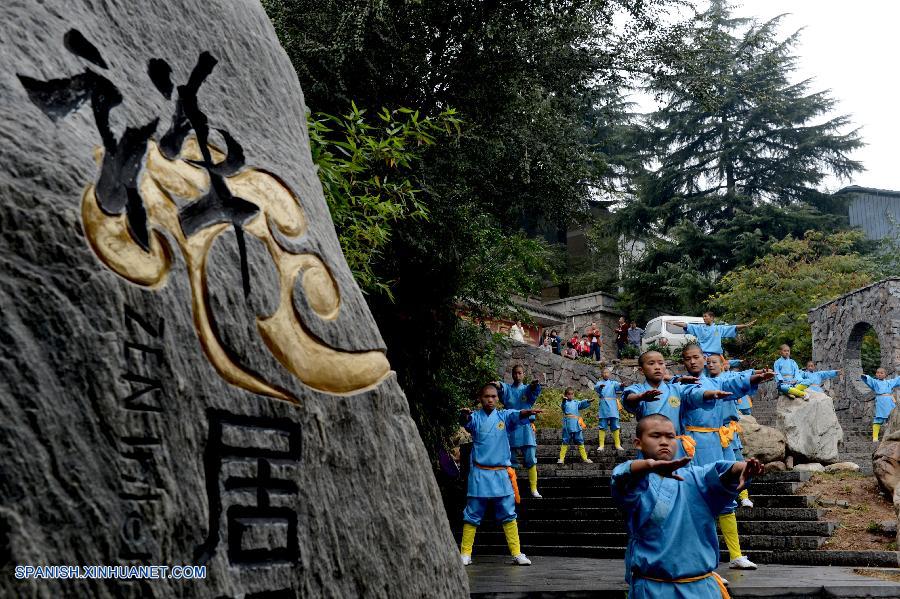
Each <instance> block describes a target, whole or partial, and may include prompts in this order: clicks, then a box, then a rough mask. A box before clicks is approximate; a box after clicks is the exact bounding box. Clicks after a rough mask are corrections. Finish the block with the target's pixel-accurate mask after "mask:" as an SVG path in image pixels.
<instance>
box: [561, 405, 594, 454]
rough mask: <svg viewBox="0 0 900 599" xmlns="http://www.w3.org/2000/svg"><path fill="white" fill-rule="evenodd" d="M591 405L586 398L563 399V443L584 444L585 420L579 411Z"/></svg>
mask: <svg viewBox="0 0 900 599" xmlns="http://www.w3.org/2000/svg"><path fill="white" fill-rule="evenodd" d="M590 405H591V402H589V401H588V400H586V399H582V400H578V399H563V401H562V412H563V419H562V420H563V422H562V442H563V445H568V444H569V443H575V444H576V445H584V434H583V433H582V432H581V431H582V430H584V420H582V418H581V416H580V415H579V412H580V411H581V410H584V409H586V408H588V407H589V406H590Z"/></svg>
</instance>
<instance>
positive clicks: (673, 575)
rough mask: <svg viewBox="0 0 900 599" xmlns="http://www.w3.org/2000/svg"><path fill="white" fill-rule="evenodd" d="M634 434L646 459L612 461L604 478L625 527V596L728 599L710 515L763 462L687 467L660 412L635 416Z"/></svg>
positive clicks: (639, 598)
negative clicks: (677, 455) (677, 456)
mask: <svg viewBox="0 0 900 599" xmlns="http://www.w3.org/2000/svg"><path fill="white" fill-rule="evenodd" d="M636 435H637V436H636V438H635V439H634V446H635V447H636V448H637V449H638V450H640V452H641V453H642V454H643V455H644V456H645V458H646V459H641V460H629V461H627V462H624V463H622V464H619V465H618V466H616V468H615V469H614V470H613V474H612V482H611V490H612V496H613V500H614V501H615V502H616V504H617V506H618V507H619V509H620V510H621V511H622V512H623V514H624V516H625V519H626V525H627V527H628V532H629V540H628V548H627V549H626V552H625V578H626V580H627V581H628V583H629V593H628V596H629V598H630V599H675V598H679V599H693V598H697V599H700V598H719V597H724V598H726V599H727V598H728V597H729V595H728V591H727V589H726V588H725V583H724V581H723V580H722V578H721V577H720V576H719V575H718V574H716V572H715V569H716V567H717V566H718V564H719V541H718V537H717V535H716V517H717V516H718V515H719V514H720V513H721V512H722V511H723V510H724V509H725V507H726V506H728V505H729V504H731V503H732V502H733V501H734V498H735V497H736V496H737V494H738V492H739V491H740V490H741V489H743V488H745V487H746V486H747V484H748V483H749V481H750V479H751V478H752V477H754V476H758V475H759V474H761V473H762V472H763V467H762V464H760V463H759V462H758V461H757V460H755V459H751V460H748V461H747V462H727V461H719V462H714V463H712V464H707V465H705V466H692V465H689V464H690V459H689V458H682V459H679V460H673V459H672V458H673V457H674V455H675V446H676V440H675V427H674V425H673V423H672V422H671V421H670V420H669V419H668V418H666V417H665V416H662V415H661V414H653V415H649V416H645V417H644V418H642V419H641V420H640V422H638V426H637V433H636Z"/></svg>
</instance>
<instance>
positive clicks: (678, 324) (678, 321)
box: [670, 320, 688, 329]
mask: <svg viewBox="0 0 900 599" xmlns="http://www.w3.org/2000/svg"><path fill="white" fill-rule="evenodd" d="M670 324H672V325H675V326H676V327H681V328H682V329H686V328H687V327H688V325H687V323H686V322H682V321H680V320H673V321H672V322H671V323H670Z"/></svg>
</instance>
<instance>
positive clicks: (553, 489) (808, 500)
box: [520, 479, 815, 508]
mask: <svg viewBox="0 0 900 599" xmlns="http://www.w3.org/2000/svg"><path fill="white" fill-rule="evenodd" d="M598 485H599V482H598ZM603 488H604V490H608V486H604V487H603ZM521 490H522V487H520V491H521ZM538 490H539V491H540V493H541V495H543V496H544V499H551V498H552V499H556V498H560V499H562V498H568V499H569V500H570V501H573V502H577V501H579V500H580V499H581V498H583V497H598V496H601V497H602V496H603V494H601V493H600V492H599V491H598V487H596V486H593V485H585V484H572V485H561V484H544V481H541V480H540V479H538ZM750 490H751V497H752V499H753V503H754V505H755V507H784V508H801V507H811V506H813V505H814V503H815V497H812V496H809V495H766V494H764V493H763V489H761V487H757V488H754V487H752V486H751V488H750ZM603 498H604V499H608V500H609V501H612V499H611V497H610V496H609V495H606V496H605V497H603ZM527 500H528V501H529V502H530V501H531V497H528V498H527Z"/></svg>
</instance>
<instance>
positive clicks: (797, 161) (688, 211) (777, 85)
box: [617, 0, 863, 311]
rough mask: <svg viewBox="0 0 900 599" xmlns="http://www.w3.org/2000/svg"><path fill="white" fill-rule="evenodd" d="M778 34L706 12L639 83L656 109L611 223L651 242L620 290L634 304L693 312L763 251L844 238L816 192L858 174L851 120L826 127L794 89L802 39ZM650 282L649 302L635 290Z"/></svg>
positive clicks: (829, 101)
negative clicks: (636, 169) (794, 241)
mask: <svg viewBox="0 0 900 599" xmlns="http://www.w3.org/2000/svg"><path fill="white" fill-rule="evenodd" d="M780 22H781V17H776V18H774V19H771V20H769V21H766V22H764V23H758V22H756V21H755V20H753V19H743V18H735V17H733V16H732V14H731V7H730V6H729V5H728V4H727V3H726V2H723V1H721V0H714V1H713V2H712V3H711V6H710V8H709V9H708V10H707V11H706V12H704V13H702V14H700V15H698V17H697V21H696V26H695V28H694V30H693V32H692V35H691V36H690V39H689V40H688V42H687V43H686V44H685V45H684V46H683V47H681V48H674V47H673V48H670V49H669V51H668V52H665V53H663V54H662V55H660V63H661V64H662V67H661V68H659V69H658V70H657V71H656V72H655V73H654V74H653V75H652V76H651V77H649V81H648V89H649V91H651V92H652V93H653V94H654V95H655V97H656V98H657V99H658V100H659V101H660V102H661V108H660V109H659V110H657V111H656V112H654V113H652V114H650V115H648V119H647V120H648V129H647V142H646V143H647V146H648V147H649V148H652V156H651V160H650V161H649V162H648V163H649V164H650V168H648V169H647V170H646V171H645V173H644V174H643V175H642V176H641V177H640V178H639V180H638V186H637V188H638V192H637V196H636V199H635V200H634V201H632V202H630V203H629V204H628V205H627V206H625V207H624V209H623V210H621V211H620V212H619V214H618V218H617V224H618V226H619V228H620V230H621V231H622V232H623V233H626V234H630V235H633V236H638V237H642V236H644V237H647V238H648V240H649V241H650V251H649V252H648V254H647V255H646V257H645V258H644V259H643V260H641V261H640V262H639V263H638V265H637V270H636V271H632V272H631V273H629V277H628V278H627V279H626V281H625V286H626V289H629V290H630V292H631V294H632V297H633V298H634V299H635V301H636V302H637V303H639V304H640V303H642V302H643V303H644V304H648V303H654V302H655V303H658V304H660V303H661V304H663V305H664V306H668V307H670V308H672V309H679V310H690V311H697V310H699V309H700V307H701V305H703V303H704V302H705V299H706V297H708V295H709V293H710V292H711V291H712V289H713V286H714V284H715V281H716V279H717V278H718V277H719V276H720V275H721V274H724V273H725V272H728V271H730V270H732V269H733V268H735V267H737V266H740V265H745V264H750V263H751V262H752V261H753V260H754V259H756V258H757V257H759V256H760V255H762V254H763V253H765V251H766V250H767V249H768V248H769V247H770V245H771V243H772V242H774V241H777V240H779V239H782V238H784V237H785V236H786V235H789V234H793V235H796V236H802V235H803V233H804V231H806V230H808V229H825V230H834V229H836V228H840V227H841V226H842V224H843V219H842V218H840V217H838V216H837V215H836V214H835V212H839V211H840V208H841V206H840V205H839V204H836V203H835V201H834V200H833V199H832V198H831V197H830V196H829V195H828V194H825V193H822V192H821V191H819V189H818V187H819V186H820V185H821V184H822V183H823V181H824V180H825V178H826V177H827V176H828V175H829V174H833V175H835V176H838V177H840V178H846V177H849V176H850V175H851V174H852V173H854V172H856V171H859V170H861V168H862V166H861V164H860V163H859V162H857V161H855V160H853V159H852V158H850V156H849V154H850V153H851V152H852V151H853V150H854V149H856V148H858V147H860V146H861V145H863V144H862V141H861V140H860V138H859V135H858V132H857V131H856V130H849V131H848V129H849V126H850V119H849V117H848V116H846V115H841V116H831V113H832V111H833V109H834V108H835V106H836V102H835V100H834V99H833V98H832V97H831V96H830V95H829V92H828V91H821V92H811V91H810V88H811V86H812V82H811V81H810V80H808V79H807V80H803V81H799V82H795V81H793V79H792V77H793V76H794V74H795V71H796V66H797V61H798V58H797V56H796V55H794V54H793V50H794V47H795V45H796V43H797V40H798V35H799V32H797V33H794V34H793V35H790V36H788V37H786V38H784V39H781V38H780V37H779V34H778V26H779V24H780ZM648 282H652V283H655V284H654V285H653V287H654V290H651V292H650V294H649V295H648V294H647V293H645V292H643V293H642V292H641V290H639V287H644V286H646V285H647V283H648ZM644 291H646V290H644ZM641 298H643V299H641Z"/></svg>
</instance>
